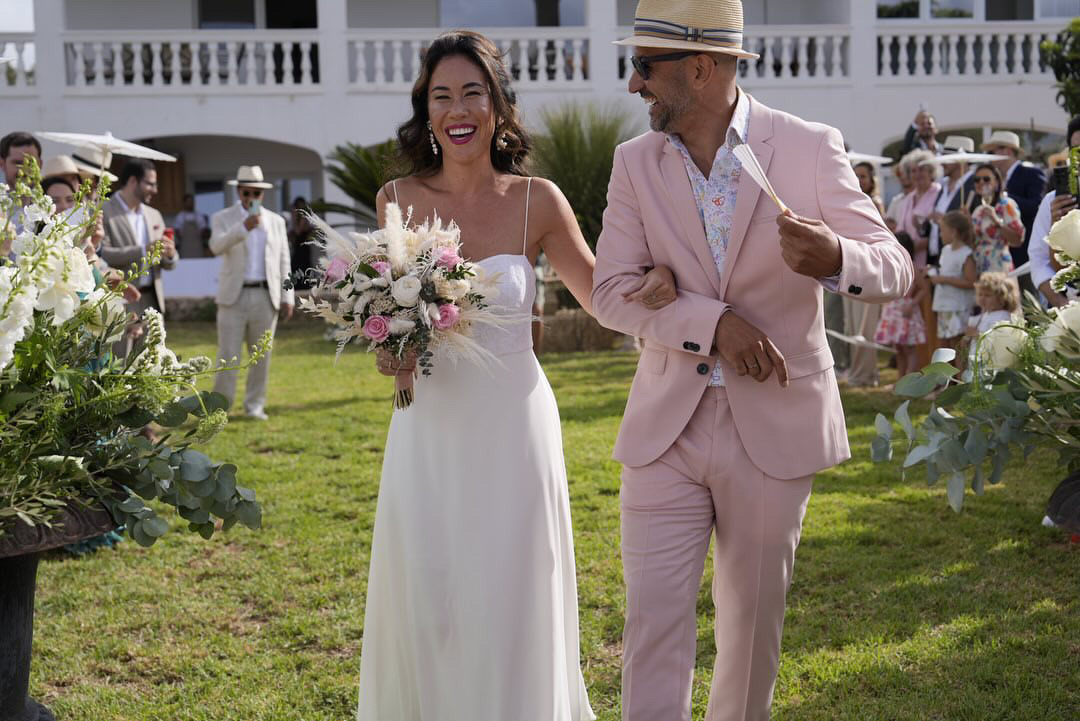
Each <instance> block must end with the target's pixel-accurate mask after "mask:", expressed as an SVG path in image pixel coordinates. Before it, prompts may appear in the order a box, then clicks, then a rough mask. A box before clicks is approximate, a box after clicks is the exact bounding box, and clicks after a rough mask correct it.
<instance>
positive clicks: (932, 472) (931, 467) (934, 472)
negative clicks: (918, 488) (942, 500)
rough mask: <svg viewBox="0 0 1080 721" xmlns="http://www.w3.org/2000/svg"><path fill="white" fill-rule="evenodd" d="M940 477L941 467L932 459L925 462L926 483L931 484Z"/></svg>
mask: <svg viewBox="0 0 1080 721" xmlns="http://www.w3.org/2000/svg"><path fill="white" fill-rule="evenodd" d="M940 478H941V469H939V468H938V466H937V464H936V463H934V462H933V461H927V462H926V485H928V486H932V485H934V484H935V483H937V482H938V479H940Z"/></svg>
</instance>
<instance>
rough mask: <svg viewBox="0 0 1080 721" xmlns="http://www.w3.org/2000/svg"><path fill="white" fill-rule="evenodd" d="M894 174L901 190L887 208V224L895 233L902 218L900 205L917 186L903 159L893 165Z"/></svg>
mask: <svg viewBox="0 0 1080 721" xmlns="http://www.w3.org/2000/svg"><path fill="white" fill-rule="evenodd" d="M893 176H894V177H895V178H896V180H897V182H898V183H900V192H899V193H897V194H896V195H894V196H893V197H892V199H891V200H890V201H889V206H888V207H887V208H886V209H885V225H887V226H888V227H889V230H891V231H892V232H894V233H895V232H896V229H897V224H898V222H899V219H900V207H901V206H902V205H903V204H904V198H906V197H907V196H908V193H910V192H911V191H912V189H913V188H914V187H915V186H914V183H913V182H912V179H911V168H910V166H908V165H906V164H905V163H904V161H903V160H901V161H900V162H899V163H897V164H896V165H894V166H893Z"/></svg>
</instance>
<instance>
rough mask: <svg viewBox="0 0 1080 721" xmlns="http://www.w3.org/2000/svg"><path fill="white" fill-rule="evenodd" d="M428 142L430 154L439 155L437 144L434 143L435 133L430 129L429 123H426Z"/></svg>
mask: <svg viewBox="0 0 1080 721" xmlns="http://www.w3.org/2000/svg"><path fill="white" fill-rule="evenodd" d="M427 132H428V140H430V141H431V152H432V153H434V154H435V155H438V154H439V144H438V143H436V142H435V131H434V130H432V129H431V121H430V120H429V121H427Z"/></svg>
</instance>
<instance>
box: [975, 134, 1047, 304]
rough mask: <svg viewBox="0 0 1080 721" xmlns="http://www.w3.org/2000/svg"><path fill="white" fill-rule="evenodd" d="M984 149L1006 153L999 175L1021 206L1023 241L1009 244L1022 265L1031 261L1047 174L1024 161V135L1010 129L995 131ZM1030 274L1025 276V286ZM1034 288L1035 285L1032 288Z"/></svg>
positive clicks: (1005, 187)
mask: <svg viewBox="0 0 1080 721" xmlns="http://www.w3.org/2000/svg"><path fill="white" fill-rule="evenodd" d="M982 147H983V150H984V151H986V152H988V153H994V154H995V155H1004V156H1005V159H1004V160H998V161H995V162H994V165H995V167H996V168H997V170H998V172H999V174H1000V175H1001V177H1002V178H1003V179H1004V180H1003V182H1001V183H1000V185H1001V189H1002V190H1003V191H1004V192H1007V193H1008V194H1009V197H1010V198H1012V200H1013V202H1015V203H1016V206H1017V207H1018V208H1019V209H1020V219H1021V221H1022V223H1023V227H1024V232H1023V234H1022V235H1021V236H1020V242H1019V243H1017V244H1015V245H1010V246H1009V251H1010V254H1011V255H1012V259H1013V265H1014V266H1021V265H1023V264H1024V263H1026V262H1027V260H1028V246H1027V237H1028V236H1029V235H1031V226H1032V225H1033V224H1034V223H1035V213H1037V212H1038V210H1039V201H1041V200H1042V197H1043V194H1044V192H1045V191H1046V173H1044V172H1043V171H1042V168H1039V167H1037V166H1035V165H1032V164H1031V163H1028V162H1024V161H1023V156H1024V151H1023V149H1022V148H1021V147H1020V136H1019V135H1017V134H1016V133H1013V132H1010V131H1008V130H995V131H994V132H993V133H992V134H991V135H990V138H989V139H988V140H987V141H986V142H985V143H983V146H982ZM1026 282H1030V281H1029V280H1028V276H1023V279H1022V280H1021V286H1024V285H1025V284H1026ZM1032 289H1033V287H1032Z"/></svg>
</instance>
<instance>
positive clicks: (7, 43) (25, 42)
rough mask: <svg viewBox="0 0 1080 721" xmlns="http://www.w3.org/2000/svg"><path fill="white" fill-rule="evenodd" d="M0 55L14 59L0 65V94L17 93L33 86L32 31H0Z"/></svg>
mask: <svg viewBox="0 0 1080 721" xmlns="http://www.w3.org/2000/svg"><path fill="white" fill-rule="evenodd" d="M0 57H6V58H13V59H14V62H10V63H5V64H3V65H0V94H4V93H18V92H20V91H25V90H26V89H27V88H30V87H33V85H34V34H33V33H0Z"/></svg>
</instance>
